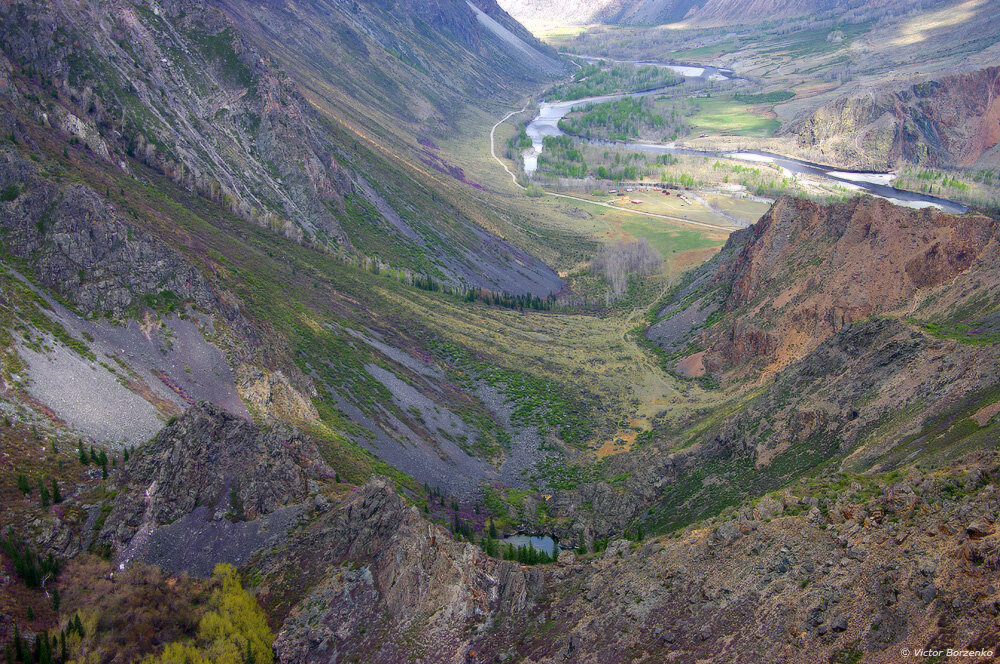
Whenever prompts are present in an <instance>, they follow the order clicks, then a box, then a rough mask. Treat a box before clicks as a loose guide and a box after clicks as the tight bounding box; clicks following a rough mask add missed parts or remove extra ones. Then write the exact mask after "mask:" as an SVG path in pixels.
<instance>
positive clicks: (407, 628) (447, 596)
mask: <svg viewBox="0 0 1000 664" xmlns="http://www.w3.org/2000/svg"><path fill="white" fill-rule="evenodd" d="M276 433H277V432H261V431H255V430H254V429H253V428H252V427H250V426H248V425H246V424H245V423H241V422H239V421H238V420H235V419H232V418H228V417H225V416H224V415H222V414H221V413H218V412H215V411H212V410H211V409H207V408H205V407H203V406H197V407H195V408H193V409H192V410H191V412H189V413H188V414H186V415H185V416H183V417H182V418H181V419H179V420H178V422H177V423H176V424H175V425H173V426H172V427H170V428H169V429H168V430H167V431H166V432H165V433H164V434H163V435H161V436H160V437H159V438H158V439H157V441H155V442H154V444H153V446H152V447H151V448H149V449H148V450H146V451H144V452H143V453H142V454H141V455H139V456H138V457H136V458H135V459H133V460H132V461H131V462H130V463H129V465H128V467H127V468H126V471H125V473H124V474H123V476H122V480H121V482H122V489H121V490H119V492H118V495H117V497H116V498H115V499H114V506H113V507H112V509H111V512H110V514H109V515H108V517H107V521H106V522H105V524H104V527H103V533H116V534H124V533H129V532H133V531H132V528H131V526H129V525H128V524H130V523H131V520H130V519H129V518H128V517H125V516H123V515H125V514H128V513H129V512H130V511H135V510H137V509H139V510H145V512H146V513H147V514H152V513H161V516H167V515H168V513H166V512H164V511H163V509H164V508H169V509H170V512H169V516H173V517H175V518H176V520H175V521H173V523H170V524H169V525H161V526H160V527H159V529H158V530H155V531H153V536H154V537H155V536H156V534H157V533H164V532H165V531H170V535H171V537H172V540H171V541H172V542H173V544H172V546H171V547H169V550H170V561H171V563H172V565H173V566H174V567H173V568H174V569H192V570H197V569H198V563H197V560H198V558H199V557H200V556H201V555H203V554H204V552H206V551H207V552H209V553H210V554H214V555H215V556H216V557H217V558H220V557H221V558H222V559H224V558H226V557H227V556H229V555H231V553H230V550H231V549H232V548H233V547H232V544H230V543H229V540H232V539H234V538H233V535H232V534H233V533H238V532H242V531H245V530H246V529H247V528H251V527H259V524H260V523H261V522H262V521H264V520H265V519H267V518H268V517H267V516H266V515H265V513H266V512H267V506H266V505H265V503H260V505H261V506H262V509H259V510H254V509H249V506H250V505H251V504H257V502H259V501H254V500H253V497H254V496H255V495H257V494H256V493H255V490H254V488H253V487H256V488H257V489H260V490H266V489H269V490H270V491H271V492H277V493H276V494H273V495H281V498H280V499H279V501H280V502H287V503H292V505H291V506H290V508H294V509H296V510H297V511H296V514H297V524H296V525H295V526H293V527H291V528H290V529H289V530H288V534H287V535H286V536H285V539H284V542H283V544H282V546H280V547H279V548H277V549H270V550H268V549H267V548H266V547H265V546H264V543H263V542H257V541H254V540H253V538H249V537H245V536H244V537H241V538H239V539H240V546H242V547H243V552H242V555H243V556H244V558H243V559H244V560H247V558H246V556H247V554H248V553H249V552H251V551H253V549H254V548H255V547H256V549H257V551H258V553H257V555H256V556H253V557H252V558H250V559H249V560H248V562H247V565H246V567H245V569H246V570H247V574H248V576H249V577H250V578H253V579H255V581H254V585H255V586H256V593H257V596H258V598H259V599H260V601H261V602H262V604H263V605H264V607H265V608H266V609H267V611H268V613H269V617H270V619H271V620H272V622H273V623H274V624H276V625H279V626H280V627H279V629H278V634H277V640H276V642H275V646H274V649H275V653H276V655H277V661H279V662H289V663H290V662H326V661H330V659H331V658H336V659H338V660H341V659H344V660H350V659H360V660H363V661H371V662H397V661H401V660H407V659H414V658H420V659H423V660H424V661H434V662H450V661H471V662H495V661H506V660H510V659H517V660H530V661H536V662H558V661H566V660H567V659H569V660H571V661H574V662H605V661H622V660H637V659H642V658H644V657H645V658H650V659H656V660H659V659H669V658H695V657H697V658H698V659H699V661H707V662H734V661H735V662H757V661H761V660H769V659H780V660H783V661H788V662H815V661H850V660H851V659H852V658H853V660H854V661H859V660H860V658H861V657H864V658H865V660H864V661H872V662H895V661H899V659H898V656H899V653H900V651H901V648H910V649H911V650H915V649H920V648H925V647H927V648H931V649H936V648H941V647H955V648H963V649H965V648H967V649H969V650H973V651H976V650H981V651H989V650H990V649H991V648H995V646H996V642H997V641H996V639H997V637H998V633H997V631H996V625H995V614H996V610H997V606H998V601H1000V598H998V596H997V593H996V587H995V586H994V585H993V584H990V583H988V582H987V580H988V579H989V578H990V575H991V574H995V573H996V571H997V568H998V565H1000V558H998V556H997V551H998V549H997V547H998V538H1000V534H998V533H997V532H996V528H995V526H994V525H993V522H994V521H995V519H996V518H997V502H996V501H997V496H996V485H995V482H996V480H997V478H998V472H1000V466H998V461H1000V460H998V458H997V456H996V454H995V453H992V454H979V455H974V456H970V457H967V458H965V459H963V460H962V469H963V470H962V471H958V472H956V471H951V472H950V473H941V472H937V473H933V474H925V473H922V472H919V471H916V470H913V469H910V470H909V471H908V472H906V473H905V475H904V474H900V473H897V474H895V475H880V476H875V477H867V478H858V480H855V481H853V483H847V482H845V481H843V480H831V481H813V482H810V483H809V484H804V483H803V484H798V485H795V486H794V487H793V488H792V490H790V491H785V492H783V493H781V494H778V495H777V496H768V497H766V498H764V499H763V500H761V501H760V502H759V503H757V504H752V503H746V504H744V505H743V506H742V507H741V508H740V509H739V510H738V511H736V512H733V513H731V514H730V515H729V517H728V518H725V519H720V520H718V521H717V522H715V523H707V524H701V525H700V526H699V527H698V528H695V529H689V530H687V531H685V532H683V533H681V534H680V536H678V537H673V538H660V539H655V540H649V541H645V542H639V543H634V542H630V541H628V540H624V539H623V540H616V541H614V542H612V543H610V544H609V545H608V548H607V549H606V550H605V551H604V552H603V553H601V552H598V553H589V552H576V553H574V552H573V551H568V550H567V551H564V552H563V553H562V554H561V555H560V557H559V563H558V564H557V565H547V566H540V567H524V566H522V565H518V564H516V563H514V562H512V561H501V560H497V559H495V558H491V557H489V556H487V555H485V554H484V553H483V552H482V551H481V550H480V549H479V548H478V547H476V546H474V545H473V544H470V543H467V542H461V541H459V540H458V538H453V537H452V535H451V534H450V533H448V531H446V530H445V529H444V528H441V527H440V526H438V525H436V524H432V523H429V522H428V521H427V520H425V519H424V517H423V516H422V515H421V514H420V512H419V510H418V509H417V508H416V507H413V506H408V505H407V504H406V501H405V500H404V499H403V498H402V497H401V496H400V495H399V494H397V493H396V491H395V490H394V488H393V486H392V484H391V483H390V482H388V481H386V480H384V479H381V478H376V479H373V480H371V481H369V482H368V483H367V484H366V485H365V486H363V487H361V488H359V489H358V490H356V491H350V492H346V493H345V492H343V491H341V490H339V489H337V488H335V486H331V485H330V484H328V483H327V482H328V481H329V480H328V479H326V480H324V476H325V477H326V478H328V477H329V470H328V469H325V468H324V467H323V466H322V465H321V464H320V465H317V464H316V463H315V461H314V460H313V459H312V458H311V455H310V454H309V452H308V445H307V442H306V441H303V440H302V439H301V437H300V436H298V435H296V434H295V433H294V432H287V431H286V432H282V433H281V434H280V438H279V436H278V435H276ZM206 435H207V440H208V448H207V449H201V446H202V445H203V441H205V440H206ZM279 439H280V440H282V441H284V440H286V439H287V440H291V441H293V444H291V445H289V444H286V443H285V442H281V443H278V442H277V441H278V440H279ZM261 446H263V447H264V448H267V450H268V455H269V456H267V458H269V459H271V460H272V461H275V462H276V463H275V465H276V470H272V471H268V474H267V475H261V476H258V477H256V478H255V480H254V482H255V483H254V484H253V485H248V484H247V483H241V484H240V493H239V500H233V501H232V502H233V503H236V504H239V505H242V506H244V507H245V508H247V509H245V511H244V512H241V516H240V518H239V519H236V520H235V522H233V521H230V519H232V518H233V517H231V516H222V511H223V509H224V508H225V506H226V505H227V504H229V503H230V501H229V500H227V499H226V498H225V493H226V492H225V491H222V489H224V488H225V484H226V482H221V483H213V484H212V486H211V488H212V490H213V492H214V493H213V496H214V495H216V494H222V497H221V500H220V499H219V498H216V497H212V496H209V497H208V499H207V503H208V507H206V506H204V503H205V502H206V500H205V499H204V498H201V497H202V495H203V492H202V491H201V489H200V488H199V486H198V484H197V482H201V481H203V480H204V479H206V478H207V477H208V476H209V475H211V474H212V473H221V474H223V475H224V474H226V473H227V472H229V471H228V469H229V468H230V466H229V463H230V462H231V460H233V459H237V458H239V457H241V456H243V455H249V456H250V457H251V458H255V459H258V460H263V458H265V457H262V456H260V448H261ZM212 455H215V456H217V457H218V458H219V460H220V461H221V463H222V470H219V471H216V470H214V469H213V468H211V467H209V466H207V465H204V463H203V462H202V460H201V458H204V459H207V458H208V457H209V456H212ZM189 457H201V458H195V459H193V460H192V459H189ZM199 465H201V471H200V473H197V474H196V475H194V476H190V477H189V473H190V472H192V471H194V470H195V469H197V468H198V467H199ZM304 476H310V477H313V478H316V480H318V481H314V482H313V483H312V484H311V489H310V490H309V493H308V495H306V494H304V493H303V491H302V489H301V479H297V478H301V477H304ZM151 477H158V478H160V479H161V481H160V483H154V484H153V485H147V483H148V482H149V479H150V478H151ZM187 479H192V480H195V484H194V485H191V484H190V483H189V482H188V481H187ZM861 482H864V483H863V484H862V483H861ZM147 486H148V487H149V488H147ZM285 488H287V489H288V492H284V490H285ZM245 490H248V491H249V492H248V493H246V495H244V491H245ZM144 493H145V494H147V496H146V497H144V495H143V494H144ZM244 499H245V500H246V501H247V502H243V501H244ZM167 500H169V501H170V502H165V501H167ZM199 502H200V503H203V505H202V506H196V505H197V503H199ZM220 503H221V504H222V505H223V508H219V507H218V505H219V504H220ZM213 504H215V505H216V509H215V513H214V515H212V511H213V510H212V505H213ZM267 504H269V505H270V507H272V508H273V507H274V505H276V504H278V503H276V502H275V501H274V500H271V501H270V502H269V503H267ZM230 509H231V508H230ZM280 509H287V508H279V511H280ZM189 514H190V516H188V515H189ZM272 514H277V512H274V513H272ZM244 519H245V521H244ZM161 520H162V519H161ZM206 520H207V522H206ZM282 527H283V528H284V527H286V526H282ZM209 528H216V529H221V530H223V531H226V532H229V533H231V535H230V536H229V537H228V538H217V539H214V540H212V539H206V538H205V537H204V535H203V533H204V531H205V530H206V529H209ZM270 529H271V530H273V524H271V527H270ZM145 537H146V535H144V534H142V533H140V534H137V535H135V536H134V537H132V538H131V545H130V539H129V537H128V536H126V537H125V538H124V539H122V540H121V542H122V544H123V545H125V546H124V547H123V548H119V549H116V551H118V554H117V556H118V557H117V558H116V562H119V561H122V562H124V561H129V558H128V556H129V552H130V551H133V550H136V547H135V546H134V543H135V542H136V540H141V539H144V538H145ZM145 559H146V560H150V559H154V560H155V558H152V557H150V556H149V554H148V553H147V554H146V555H145ZM748 561H749V562H748ZM102 617H103V616H102ZM989 657H990V655H987V654H985V652H984V653H983V654H982V655H980V656H976V655H972V656H971V658H970V661H988V660H989Z"/></svg>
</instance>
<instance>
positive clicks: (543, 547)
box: [500, 535, 559, 558]
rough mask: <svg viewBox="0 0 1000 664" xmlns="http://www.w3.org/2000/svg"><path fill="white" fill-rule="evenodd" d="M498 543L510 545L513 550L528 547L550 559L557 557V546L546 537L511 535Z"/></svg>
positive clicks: (551, 539)
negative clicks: (512, 546) (541, 552)
mask: <svg viewBox="0 0 1000 664" xmlns="http://www.w3.org/2000/svg"><path fill="white" fill-rule="evenodd" d="M500 543H501V544H512V545H514V547H515V548H517V547H519V546H530V547H531V548H533V549H535V550H537V551H543V552H544V553H546V554H547V555H548V556H549V557H551V558H555V557H556V556H558V555H559V544H558V543H557V542H556V541H555V540H554V539H553V538H551V537H549V536H548V535H511V536H510V537H504V538H503V539H502V540H500Z"/></svg>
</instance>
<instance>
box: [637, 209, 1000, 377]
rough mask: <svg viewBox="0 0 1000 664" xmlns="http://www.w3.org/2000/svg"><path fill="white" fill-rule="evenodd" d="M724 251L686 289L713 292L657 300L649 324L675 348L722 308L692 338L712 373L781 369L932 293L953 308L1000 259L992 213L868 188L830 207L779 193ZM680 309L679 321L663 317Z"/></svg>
mask: <svg viewBox="0 0 1000 664" xmlns="http://www.w3.org/2000/svg"><path fill="white" fill-rule="evenodd" d="M723 256H725V258H723V259H720V260H719V261H718V262H716V263H714V264H712V265H711V266H708V265H706V266H705V267H703V268H702V274H703V276H702V277H701V278H700V280H699V278H697V277H695V278H693V279H692V285H691V286H689V287H688V292H687V293H686V295H690V294H691V292H694V291H695V290H697V288H702V289H704V290H705V291H711V293H710V294H709V295H706V296H705V297H701V298H693V299H696V301H695V302H694V304H692V305H691V306H689V307H686V310H685V311H681V310H675V309H673V308H670V307H668V308H666V309H664V311H662V312H660V317H663V318H665V320H664V321H663V322H658V323H656V324H654V325H653V326H652V327H651V328H650V330H649V333H648V336H649V338H650V339H653V340H654V341H657V342H658V343H660V344H661V345H662V346H663V347H664V348H665V349H667V350H668V351H673V350H675V349H677V348H679V342H680V339H681V338H683V337H684V336H685V335H684V332H685V330H686V329H693V328H694V327H695V326H694V325H690V321H691V320H695V319H697V320H699V321H703V320H704V319H705V317H706V314H705V313H704V312H706V311H711V312H717V315H723V316H724V320H723V321H720V323H718V324H715V325H712V326H710V327H708V328H707V329H705V330H704V331H702V332H700V334H699V335H698V341H697V343H698V345H699V346H701V347H702V348H703V349H704V353H703V354H702V356H701V360H700V361H701V362H702V363H703V364H704V366H705V368H706V369H707V370H709V371H713V372H719V371H729V370H731V369H734V368H736V367H740V368H741V370H744V369H745V367H748V366H755V367H757V368H758V369H759V368H761V367H765V366H768V365H775V368H780V367H782V366H786V365H787V364H789V363H790V362H793V361H795V360H797V359H799V358H802V357H803V356H805V355H806V354H807V353H808V352H809V351H811V350H812V349H813V348H815V347H816V346H817V345H818V344H820V343H821V342H823V341H824V340H825V339H826V338H828V337H829V336H830V335H833V334H836V333H837V332H839V331H840V330H841V329H843V328H844V327H845V326H847V325H850V324H851V323H853V322H858V321H862V320H864V319H867V318H870V317H872V316H876V315H882V314H890V313H893V312H899V311H906V312H907V315H911V314H912V313H913V312H914V311H915V309H916V308H917V307H918V306H919V305H921V304H923V303H925V302H927V300H928V298H931V296H932V295H933V296H934V297H933V298H932V301H931V302H927V306H928V307H932V308H933V311H934V312H944V311H946V310H947V309H948V308H949V307H950V308H953V309H954V308H956V307H958V306H959V305H960V304H961V303H963V302H967V301H968V299H969V297H970V296H972V293H971V292H970V289H968V288H963V287H962V285H963V284H972V283H981V282H982V279H981V276H982V275H985V274H988V273H989V272H990V271H991V270H993V269H995V268H996V266H997V265H998V263H1000V238H998V226H997V222H996V221H995V220H993V219H991V218H989V217H986V216H983V215H975V214H970V215H965V216H961V217H959V216H954V215H948V214H944V213H942V212H939V211H936V210H931V209H927V210H921V211H913V210H907V209H905V208H901V207H896V206H894V205H892V204H890V203H888V202H886V201H884V200H881V199H876V198H871V197H863V198H856V199H853V200H851V201H848V202H845V203H838V204H834V205H830V206H820V205H817V204H815V203H811V202H809V201H805V200H799V199H791V198H784V199H781V200H779V201H777V202H776V203H775V205H774V206H773V207H772V208H771V209H770V210H769V211H768V213H767V214H765V215H764V216H763V217H762V218H761V220H760V221H759V222H758V223H757V224H755V225H754V226H752V227H751V228H749V229H747V230H745V231H741V232H740V233H735V234H733V236H732V237H731V238H730V239H729V241H728V243H727V245H726V247H725V248H724V249H723ZM709 274H710V275H711V276H709ZM695 284H697V285H695ZM986 288H990V286H986ZM737 312H738V314H739V315H735V314H737ZM729 314H734V315H729ZM668 316H669V317H668ZM678 316H679V318H678V320H679V321H689V323H688V325H687V326H686V327H685V326H683V325H681V326H680V327H678V323H677V322H674V323H671V322H670V321H672V320H673V319H674V318H675V317H678ZM678 333H679V334H678Z"/></svg>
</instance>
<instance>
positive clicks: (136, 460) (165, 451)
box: [98, 402, 324, 553]
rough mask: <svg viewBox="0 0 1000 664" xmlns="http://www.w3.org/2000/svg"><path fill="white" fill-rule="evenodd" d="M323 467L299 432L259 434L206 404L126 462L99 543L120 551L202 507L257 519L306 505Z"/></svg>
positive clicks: (220, 513) (232, 517) (211, 514)
mask: <svg viewBox="0 0 1000 664" xmlns="http://www.w3.org/2000/svg"><path fill="white" fill-rule="evenodd" d="M323 468H324V466H323V465H322V463H321V461H320V460H319V453H318V452H317V450H316V447H315V445H314V444H313V443H312V442H311V441H310V440H308V439H306V438H304V437H303V436H302V435H301V434H300V433H298V432H297V431H295V430H293V429H290V428H276V429H268V430H261V429H259V428H257V427H256V426H255V425H253V424H251V423H249V422H247V421H246V420H244V419H242V418H238V417H235V416H233V415H230V414H229V413H227V412H225V411H223V410H221V409H219V408H216V407H215V406H212V405H211V404H209V403H207V402H201V403H199V404H197V405H195V406H193V407H192V408H190V409H189V410H188V411H187V412H186V413H185V414H184V415H182V416H181V417H179V418H178V419H177V420H176V421H174V422H173V423H172V424H170V425H169V426H167V427H166V428H164V429H163V430H162V431H161V432H160V433H159V434H157V436H156V437H155V438H154V439H153V440H152V441H151V442H150V443H149V444H148V445H147V446H145V447H144V448H142V449H141V450H140V451H139V452H138V453H136V454H135V455H134V456H133V457H132V458H131V459H130V460H129V462H128V465H127V466H126V467H125V469H124V472H123V475H122V478H121V480H120V484H121V488H120V489H119V490H118V493H117V496H116V497H115V500H114V503H113V504H112V506H111V511H110V512H109V514H108V517H107V519H106V520H105V522H104V525H103V528H102V529H101V532H100V533H99V535H98V540H99V541H101V542H102V543H104V544H107V545H108V546H110V547H111V548H112V550H113V551H114V552H116V553H117V552H120V551H122V550H123V549H125V548H126V547H128V546H129V545H130V544H132V542H133V539H134V538H135V537H136V535H137V534H140V533H141V534H143V535H144V536H148V535H149V534H150V533H151V532H153V531H155V530H156V529H157V528H159V527H161V526H164V525H167V524H170V523H173V522H174V521H176V520H178V519H180V518H182V517H184V516H186V515H189V514H191V513H192V512H194V511H195V510H196V508H198V507H206V508H207V512H208V513H207V514H206V516H207V517H208V518H214V519H220V518H223V517H225V518H228V519H230V520H233V521H239V520H254V519H256V518H258V517H261V516H263V515H267V514H270V513H271V512H274V511H275V510H276V509H278V508H279V507H282V506H285V505H289V504H292V503H295V502H299V501H302V500H303V499H305V498H306V496H307V495H308V493H309V483H308V478H309V477H310V475H318V474H322V473H324V471H323Z"/></svg>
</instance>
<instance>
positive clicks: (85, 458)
mask: <svg viewBox="0 0 1000 664" xmlns="http://www.w3.org/2000/svg"><path fill="white" fill-rule="evenodd" d="M78 454H79V456H80V464H81V465H83V466H86V465H87V464H88V463H90V458H89V457H88V456H87V450H86V449H84V447H83V440H81V441H80V447H79V452H78Z"/></svg>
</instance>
